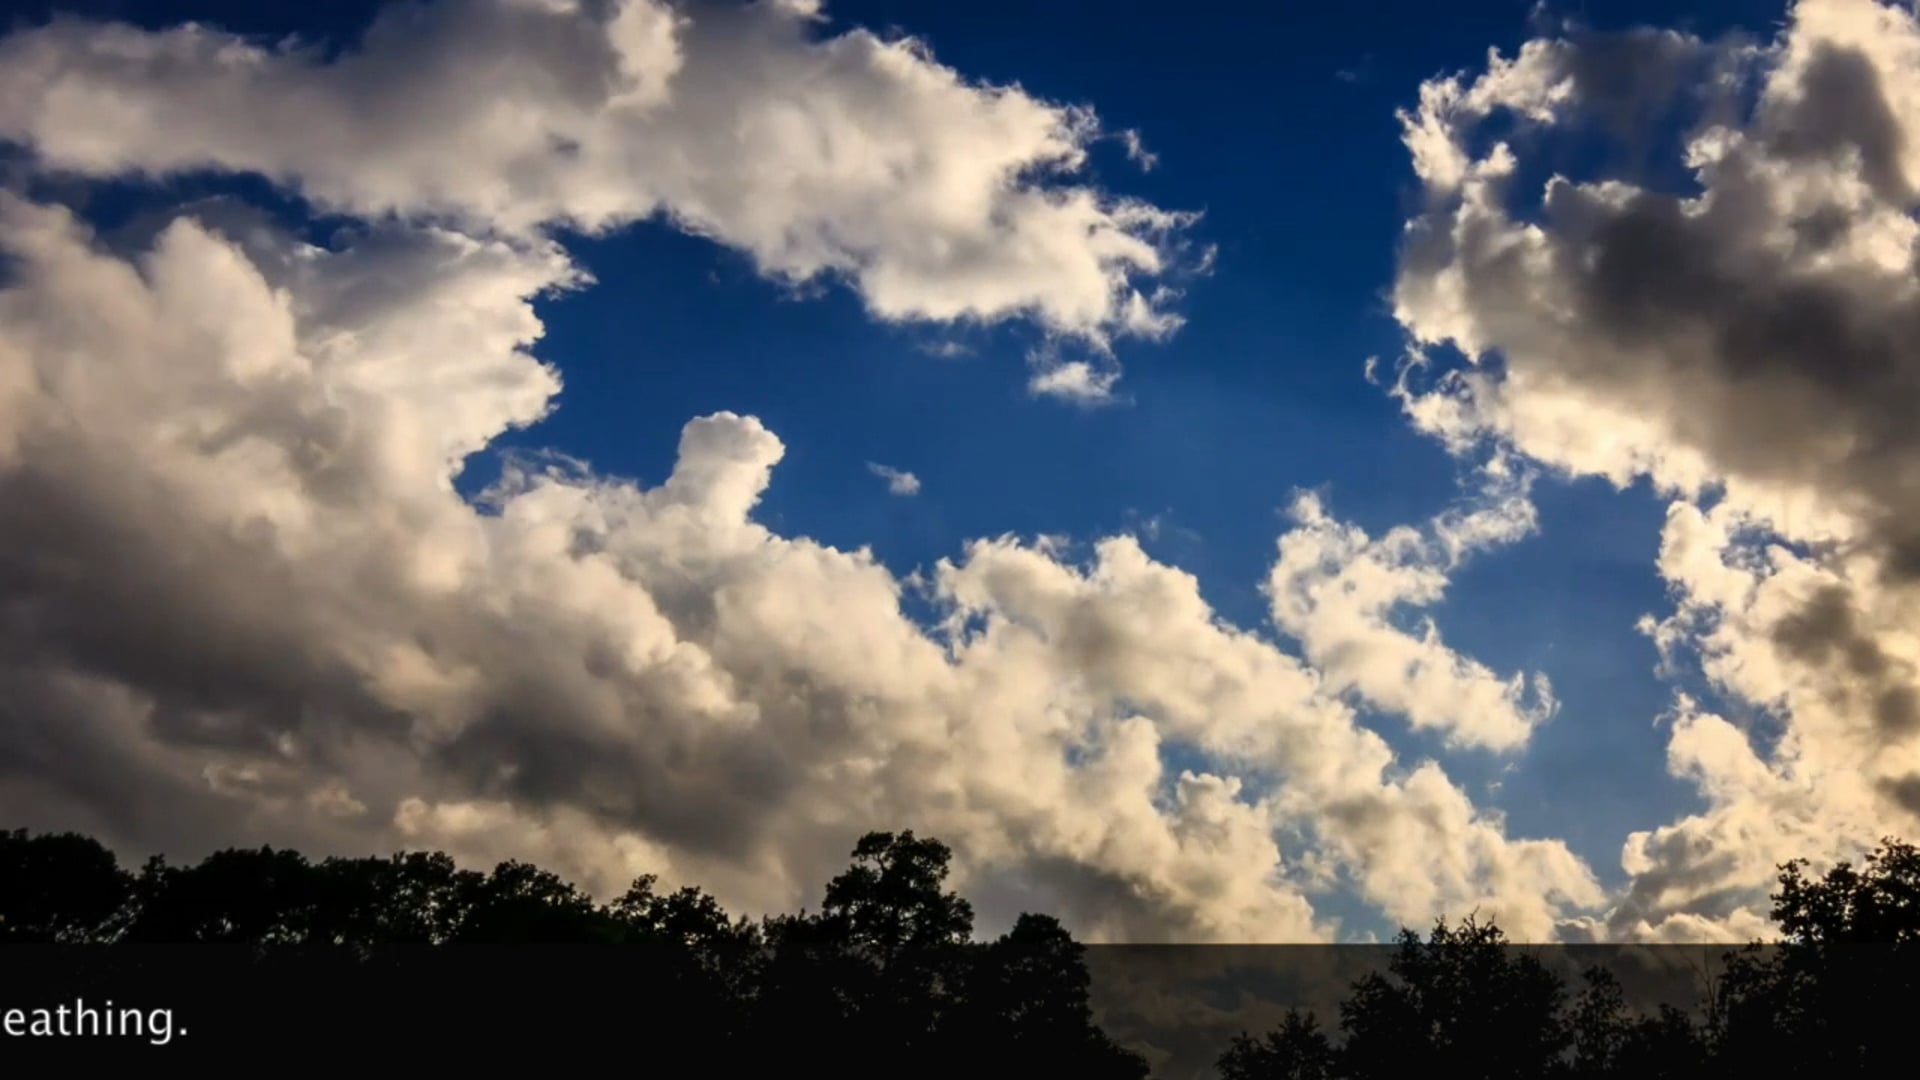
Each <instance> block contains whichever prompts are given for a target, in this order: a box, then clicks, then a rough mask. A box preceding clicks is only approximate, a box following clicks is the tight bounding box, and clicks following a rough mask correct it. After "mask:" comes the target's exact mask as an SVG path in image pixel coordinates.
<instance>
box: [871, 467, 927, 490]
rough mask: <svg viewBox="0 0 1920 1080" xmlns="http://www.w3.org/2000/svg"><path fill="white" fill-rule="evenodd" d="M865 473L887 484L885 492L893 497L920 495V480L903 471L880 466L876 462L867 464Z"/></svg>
mask: <svg viewBox="0 0 1920 1080" xmlns="http://www.w3.org/2000/svg"><path fill="white" fill-rule="evenodd" d="M867 471H868V472H870V473H872V474H873V475H875V476H877V477H879V478H880V479H882V480H885V481H886V482H887V490H888V491H891V492H893V493H894V494H895V495H918V494H920V478H919V477H917V476H915V475H913V474H912V473H910V472H907V471H906V470H904V469H896V468H894V467H893V466H891V465H882V464H880V463H879V462H876V461H869V462H867Z"/></svg>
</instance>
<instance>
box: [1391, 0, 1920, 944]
mask: <svg viewBox="0 0 1920 1080" xmlns="http://www.w3.org/2000/svg"><path fill="white" fill-rule="evenodd" d="M1626 71H1631V72H1632V73H1633V78H1631V79H1624V80H1623V79H1619V78H1617V77H1616V76H1618V75H1619V74H1620V73H1622V72H1626ZM1916 72H1920V27H1916V24H1915V20H1914V16H1913V14H1912V13H1911V12H1910V11H1907V10H1905V9H1903V8H1899V7H1894V6H1890V5H1883V4H1878V3H1874V2H1871V0H1804V2H1801V3H1798V4H1796V5H1795V6H1793V8H1792V9H1791V12H1790V19H1789V21H1788V23H1787V25H1786V27H1785V29H1784V31H1783V33H1782V35H1781V37H1780V39H1779V40H1778V41H1776V42H1774V43H1772V44H1770V45H1767V46H1764V47H1754V46H1752V45H1750V44H1747V43H1745V42H1740V41H1728V42H1706V41H1701V40H1697V39H1694V38H1691V37H1687V36H1685V35H1681V34H1676V33H1670V32H1655V31H1635V32H1633V33H1629V34H1620V35H1603V34H1585V35H1574V36H1572V37H1570V38H1568V39H1565V40H1559V39H1556V40H1541V41H1535V42H1531V43H1529V44H1528V45H1527V46H1526V47H1525V48H1523V49H1522V50H1521V51H1520V53H1519V54H1518V56H1517V58H1515V59H1512V60H1506V59H1502V58H1499V57H1498V56H1497V55H1496V56H1495V58H1494V60H1493V62H1492V64H1491V65H1490V67H1489V70H1488V71H1487V73H1485V74H1483V75H1482V76H1480V77H1479V78H1477V79H1475V80H1473V81H1472V82H1471V83H1466V82H1462V81H1461V80H1460V79H1458V78H1450V79H1444V80H1437V81H1435V82H1432V83H1429V84H1428V85H1427V86H1426V87H1425V88H1424V89H1423V93H1422V97H1421V105H1420V107H1419V109H1417V110H1415V111H1412V112H1409V113H1407V114H1404V115H1403V117H1402V119H1403V122H1404V125H1405V139H1406V144H1407V147H1408V149H1409V152H1410V153H1411V155H1412V157H1413V159H1414V163H1415V168H1416V171H1417V172H1418V173H1419V175H1420V176H1421V177H1422V178H1423V180H1424V181H1425V184H1426V188H1427V193H1428V196H1429V198H1428V204H1427V207H1426V209H1425V210H1424V211H1423V213H1422V215H1421V216H1420V217H1419V218H1417V219H1416V220H1415V221H1413V222H1412V223H1410V225H1409V230H1408V234H1407V240H1406V247H1405V251H1404V254H1403V258H1402V264H1401V269H1400V274H1399V277H1398V280H1397V282H1396V289H1395V302H1396V312H1397V315H1398V317H1399V318H1400V320H1401V321H1402V323H1403V324H1405V326H1406V327H1407V328H1408V330H1409V331H1410V332H1411V334H1412V335H1413V337H1414V339H1415V344H1416V346H1417V348H1416V351H1415V352H1414V353H1413V354H1411V355H1410V357H1409V361H1410V362H1409V363H1408V364H1406V365H1403V368H1402V370H1401V377H1400V380H1399V381H1398V383H1397V384H1396V386H1395V389H1394V392H1395V393H1396V394H1397V395H1398V396H1399V397H1400V398H1401V400H1402V401H1403V403H1404V404H1405V406H1406V409H1407V412H1408V415H1409V416H1410V418H1411V419H1412V420H1413V422H1414V423H1415V424H1416V425H1417V426H1419V427H1420V428H1422V429H1424V430H1427V431H1429V432H1431V433H1433V434H1434V435H1436V436H1438V437H1440V438H1441V439H1443V440H1444V441H1445V442H1446V443H1447V444H1448V445H1449V446H1451V447H1453V448H1454V449H1456V450H1462V451H1464V450H1466V449H1467V448H1469V447H1473V446H1477V445H1480V444H1481V443H1483V442H1484V441H1489V440H1491V441H1493V442H1495V443H1499V444H1504V445H1507V446H1510V447H1511V448H1513V449H1515V450H1517V451H1518V452H1520V453H1522V454H1524V455H1526V456H1529V457H1531V458H1534V459H1536V460H1538V461H1540V462H1544V463H1545V464H1547V465H1548V466H1550V467H1553V468H1555V469H1557V470H1561V471H1564V472H1566V473H1570V474H1574V475H1592V476H1600V477H1605V478H1607V479H1609V480H1611V481H1613V482H1614V483H1616V484H1620V485H1625V484H1626V483H1628V482H1630V481H1632V480H1633V479H1635V478H1637V477H1647V478H1650V479H1651V480H1652V481H1653V482H1654V483H1655V484H1656V485H1657V486H1658V487H1659V488H1660V489H1662V490H1664V491H1665V492H1666V493H1667V494H1668V495H1669V496H1670V497H1672V498H1673V499H1674V504H1673V507H1672V510H1671V513H1670V515H1669V519H1668V524H1667V530H1666V534H1665V537H1664V540H1663V546H1662V554H1661V559H1660V572H1661V574H1662V575H1663V576H1664V577H1665V578H1666V579H1667V580H1668V582H1669V583H1670V585H1671V586H1672V589H1673V590H1674V595H1675V597H1676V599H1677V602H1678V608H1677V610H1676V611H1675V612H1673V613H1672V614H1671V615H1670V616H1669V617H1666V618H1661V619H1655V618H1651V617H1650V618H1649V619H1648V620H1647V621H1646V623H1645V627H1646V629H1647V630H1648V631H1649V632H1650V633H1652V634H1653V635H1654V638H1655V640H1656V642H1657V643H1658V644H1659V645H1660V646H1661V649H1662V652H1663V654H1665V657H1666V660H1665V664H1666V665H1667V666H1668V667H1670V668H1671V667H1676V666H1678V665H1680V664H1697V665H1698V666H1699V667H1700V669H1701V671H1702V672H1703V673H1704V674H1705V675H1706V676H1707V678H1708V680H1709V681H1710V683H1711V684H1712V685H1713V687H1714V688H1715V689H1716V691H1717V692H1718V693H1719V694H1720V695H1721V696H1723V697H1724V699H1725V701H1724V703H1723V706H1721V707H1710V706H1709V705H1706V704H1703V703H1701V702H1698V701H1695V700H1694V699H1692V698H1687V697H1684V696H1683V697H1681V698H1679V699H1678V701H1677V704H1676V706H1675V710H1674V712H1673V715H1672V717H1670V718H1669V719H1670V723H1671V734H1670V744H1669V765H1670V768H1671V770H1672V771H1673V772H1674V774H1675V775H1676V776H1679V777H1682V778H1684V779H1686V780H1687V781H1689V782H1690V783H1692V784H1694V785H1695V786H1697V787H1698V789H1699V790H1700V792H1701V794H1702V796H1703V797H1704V798H1705V800H1706V802H1707V809H1705V810H1704V811H1703V812H1701V813H1699V814H1696V815H1690V816H1688V817H1686V818H1684V819H1682V820H1680V821H1677V822H1674V823H1672V824H1670V825H1668V826H1665V827H1663V828H1660V829H1656V830H1652V831H1649V832H1645V833H1636V834H1634V835H1633V836H1632V837H1630V838H1629V840H1628V842H1627V844H1626V845H1625V848H1624V853H1623V858H1622V862H1623V866H1624V868H1625V869H1626V870H1627V871H1628V872H1629V873H1630V874H1631V875H1632V877H1633V881H1632V884H1631V887H1630V889H1629V891H1628V894H1627V896H1626V897H1625V898H1624V900H1623V902H1622V903H1621V905H1620V906H1619V907H1618V908H1617V909H1616V910H1615V911H1614V912H1613V913H1612V915H1611V917H1610V920H1609V925H1610V932H1612V933H1615V934H1618V935H1622V936H1644V937H1651V938H1675V939H1677V938H1698V937H1700V936H1702V935H1718V936H1722V937H1724V936H1728V935H1732V936H1743V935H1747V934H1749V933H1751V932H1754V931H1755V928H1756V927H1758V926H1760V925H1761V924H1762V923H1763V922H1764V914H1765V911H1766V908H1767V900H1766V893H1767V889H1768V887H1769V886H1770V885H1771V884H1772V876H1773V872H1774V867H1775V865H1776V864H1777V863H1778V862H1780V861H1782V860H1784V859H1785V858H1788V857H1794V856H1801V855H1805V856H1810V857H1812V858H1814V859H1815V860H1816V862H1818V861H1825V860H1831V859H1835V858H1840V857H1845V856H1848V855H1851V854H1855V853H1857V852H1858V851H1859V850H1861V849H1862V848H1864V847H1867V846H1870V845H1872V844H1873V843H1874V842H1875V841H1877V840H1878V839H1879V837H1880V836H1881V835H1882V834H1883V833H1886V832H1902V831H1910V830H1911V828H1912V827H1913V825H1914V824H1915V816H1914V815H1915V813H1916V811H1920V782H1916V781H1915V780H1914V779H1913V778H1914V777H1916V776H1920V760H1916V758H1915V754H1916V748H1915V744H1914V739H1913V736H1914V734H1915V729H1916V728H1917V727H1920V711H1917V710H1916V706H1915V700H1916V691H1920V682H1916V672H1917V671H1920V643H1917V642H1916V641H1915V639H1914V636H1913V634H1912V632H1911V630H1910V627H1912V626H1913V625H1914V622H1913V619H1914V615H1915V614H1916V599H1915V592H1916V576H1917V575H1916V570H1917V569H1920V557H1916V555H1915V552H1916V551H1920V488H1916V487H1915V486H1914V485H1913V484H1912V483H1911V482H1910V480H1911V477H1913V476H1914V475H1917V474H1920V473H1917V472H1916V470H1920V438H1916V431H1920V429H1916V428H1915V426H1914V425H1913V424H1912V418H1911V413H1912V402H1913V400H1914V389H1915V387H1916V386H1920V351H1916V349H1915V346H1914V338H1913V335H1912V334H1911V333H1910V332H1908V330H1906V329H1905V328H1906V327H1908V326H1910V325H1911V324H1912V323H1913V320H1914V317H1915V314H1916V312H1920V287H1917V286H1916V285H1915V282H1914V279H1913V273H1912V267H1913V260H1914V252H1915V246H1914V245H1915V239H1916V236H1917V235H1920V226H1916V225H1915V223H1914V221H1913V218H1912V211H1913V210H1914V209H1915V204H1916V192H1917V191H1920V149H1916V147H1920V75H1916ZM1749 90H1757V93H1752V92H1749ZM1682 100H1688V101H1691V102H1692V103H1693V104H1694V105H1695V106H1696V107H1697V108H1698V109H1699V112H1698V114H1697V123H1696V125H1695V126H1694V127H1693V128H1692V129H1691V130H1689V131H1688V132H1687V134H1686V139H1685V145H1684V147H1683V148H1682V149H1681V150H1680V151H1679V152H1680V153H1683V154H1684V156H1685V164H1686V165H1687V166H1688V167H1689V168H1690V169H1692V170H1693V172H1694V176H1695V179H1696V180H1697V183H1698V187H1697V189H1693V190H1686V189H1682V190H1668V189H1663V188H1661V187H1658V186H1655V185H1653V184H1651V183H1650V182H1648V181H1646V180H1645V179H1644V178H1643V177H1641V176H1639V175H1637V174H1633V173H1626V174H1615V175H1607V176H1602V177H1599V178H1572V177H1565V176H1554V177H1552V178H1551V179H1549V180H1548V181H1547V183H1546V185H1545V188H1544V191H1543V192H1540V193H1538V199H1537V202H1536V201H1535V200H1534V198H1533V196H1534V195H1535V193H1533V192H1527V191H1522V190H1518V189H1517V187H1516V182H1515V177H1516V176H1518V175H1520V174H1521V172H1522V169H1523V166H1525V165H1527V164H1531V163H1532V161H1533V158H1534V156H1535V155H1541V156H1544V155H1546V154H1548V153H1551V152H1552V149H1551V148H1552V147H1553V146H1555V145H1558V143H1557V140H1561V139H1564V138H1588V137H1590V136H1592V135H1594V134H1596V133H1597V134H1600V135H1616V136H1618V135H1625V136H1629V137H1636V138H1640V139H1642V140H1644V139H1646V138H1647V134H1646V133H1647V132H1648V131H1652V130H1654V127H1653V125H1651V124H1650V123H1646V122H1644V121H1645V118H1647V117H1649V116H1651V115H1655V114H1658V113H1660V112H1661V110H1663V109H1665V108H1666V107H1668V106H1669V105H1671V104H1673V103H1674V102H1676V101H1682ZM1502 112H1504V113H1506V114H1508V115H1517V116H1519V117H1520V118H1521V119H1522V120H1523V121H1524V123H1523V124H1522V125H1521V127H1520V128H1519V129H1518V131H1517V132H1516V133H1515V134H1514V135H1513V136H1512V137H1511V138H1510V139H1508V140H1507V141H1505V142H1499V143H1496V144H1494V145H1493V146H1492V147H1491V148H1490V149H1487V150H1486V151H1485V152H1484V153H1482V154H1480V156H1478V157H1474V156H1473V155H1472V154H1471V153H1470V152H1469V150H1468V148H1469V147H1471V146H1474V145H1476V143H1475V139H1476V137H1478V136H1480V135H1482V134H1483V131H1482V129H1481V127H1480V125H1481V123H1482V121H1484V120H1486V119H1487V118H1489V117H1491V116H1493V115H1495V114H1498V113H1502ZM1636 133H1637V134H1636ZM1638 149H1640V150H1645V149H1646V144H1645V143H1644V142H1643V143H1641V144H1640V145H1639V146H1638ZM1443 345H1451V346H1455V347H1457V348H1458V349H1459V350H1460V351H1461V352H1463V353H1464V354H1466V356H1467V358H1468V361H1469V362H1468V363H1467V364H1466V365H1465V366H1464V367H1456V368H1452V369H1449V370H1445V371H1437V370H1436V367H1435V364H1434V363H1433V361H1432V360H1431V359H1430V357H1431V356H1432V355H1433V353H1434V351H1435V350H1437V348H1438V347H1439V346H1443ZM1493 353H1497V354H1498V355H1499V356H1500V358H1501V361H1502V363H1501V364H1500V365H1499V367H1498V368H1497V369H1496V368H1495V367H1493V366H1492V365H1483V364H1482V363H1481V362H1480V361H1481V358H1482V357H1483V356H1485V355H1489V354H1493ZM1748 718H1751V720H1749V719H1748ZM1770 729H1777V730H1770Z"/></svg>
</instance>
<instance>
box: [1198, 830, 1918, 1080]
mask: <svg viewBox="0 0 1920 1080" xmlns="http://www.w3.org/2000/svg"><path fill="white" fill-rule="evenodd" d="M1778 880H1779V886H1780V887H1779V891H1777V892H1776V893H1774V894H1773V897H1772V899H1773V912H1772V914H1773V918H1774V920H1775V921H1776V922H1777V923H1778V924H1779V925H1780V927H1781V930H1782V931H1783V937H1782V938H1781V939H1780V940H1778V941H1774V942H1767V943H1761V942H1755V943H1753V944H1751V945H1750V946H1748V947H1745V948H1735V949H1729V950H1727V951H1726V952H1725V953H1724V954H1723V956H1722V961H1723V962H1722V963H1720V964H1718V965H1715V966H1714V967H1713V968H1711V969H1708V970H1703V971H1701V972H1700V973H1699V975H1700V978H1699V979H1698V983H1697V989H1698V991H1699V993H1698V996H1697V997H1696V998H1695V999H1694V1000H1692V1001H1675V1002H1662V1003H1657V1004H1655V1005H1654V1006H1653V1007H1651V1008H1641V1009H1630V1008H1628V1007H1627V1003H1626V1001H1625V997H1624V995H1623V994H1622V991H1621V985H1620V982H1619V979H1618V977H1617V976H1616V974H1615V973H1614V972H1613V971H1611V970H1608V969H1607V968H1605V967H1594V968H1591V969H1589V970H1588V971H1587V972H1585V974H1584V977H1583V978H1582V979H1581V980H1579V983H1578V985H1575V986H1569V985H1567V984H1566V982H1565V981H1564V980H1562V979H1561V977H1560V976H1559V975H1558V974H1556V973H1554V972H1552V971H1550V970H1549V969H1548V967H1547V966H1546V965H1544V964H1543V963H1541V961H1540V960H1539V958H1538V957H1537V956H1535V955H1533V954H1531V953H1529V952H1528V951H1527V950H1525V949H1518V948H1515V947H1513V946H1511V945H1509V944H1507V943H1506V942H1505V938H1504V935H1503V934H1502V933H1501V931H1500V930H1499V928H1498V927H1497V926H1494V925H1492V924H1480V923H1476V922H1475V921H1474V920H1473V919H1472V918H1469V919H1467V920H1466V921H1465V922H1464V923H1462V924H1460V925H1457V926H1448V925H1447V924H1446V923H1445V922H1444V921H1442V922H1441V923H1439V924H1438V925H1437V926H1436V927H1435V928H1434V930H1433V931H1432V933H1430V934H1429V935H1428V936H1427V937H1426V939H1425V940H1422V939H1421V937H1420V935H1418V934H1415V933H1413V932H1412V931H1402V933H1401V935H1400V937H1399V940H1398V945H1397V949H1396V951H1395V953H1394V956H1393V959H1392V961H1391V962H1390V963H1389V964H1388V971H1387V972H1386V973H1383V974H1370V975H1368V976H1366V977H1364V978H1362V979H1360V980H1359V981H1358V982H1356V983H1355V984H1354V985H1353V986H1352V988H1351V990H1350V992H1349V994H1348V996H1347V998H1346V999H1345V1000H1344V1001H1342V1002H1341V1003H1340V1006H1339V1017H1338V1019H1337V1030H1329V1029H1328V1028H1327V1027H1326V1026H1324V1025H1323V1023H1322V1021H1321V1018H1320V1017H1318V1016H1315V1015H1314V1014H1313V1013H1311V1012H1305V1013H1303V1012H1300V1011H1299V1010H1290V1011H1289V1012H1288V1013H1287V1015H1286V1018H1285V1019H1284V1020H1283V1021H1282V1023H1281V1024H1279V1025H1278V1026H1277V1027H1275V1028H1274V1029H1273V1030H1271V1031H1269V1032H1266V1033H1265V1034H1263V1035H1261V1036H1258V1037H1256V1036H1254V1035H1251V1034H1247V1033H1242V1034H1241V1035H1240V1036H1239V1037H1238V1038H1236V1039H1235V1040H1234V1042H1233V1044H1232V1045H1231V1046H1230V1047H1229V1048H1228V1049H1227V1051H1226V1052H1225V1053H1224V1054H1222V1055H1221V1057H1220V1059H1219V1062H1218V1069H1219V1071H1220V1074H1221V1076H1222V1077H1223V1078H1224V1080H1282V1078H1285V1080H1384V1078H1388V1077H1392V1078H1396V1080H1398V1078H1403V1077H1410V1076H1416V1075H1439V1076H1445V1075H1454V1076H1471V1077H1482V1078H1487V1080H1494V1078H1503V1080H1504V1078H1511V1080H1538V1078H1566V1080H1598V1078H1603V1077H1605V1078H1614V1077H1618V1078H1621V1080H1627V1078H1649V1080H1657V1078H1663V1077H1673V1078H1676V1080H1677V1078H1681V1077H1686V1078H1689V1080H1699V1078H1717V1077H1727V1078H1733V1077H1741V1078H1751V1077H1756V1076H1768V1077H1772V1076H1794V1077H1808V1078H1823V1077H1857V1076H1875V1077H1879V1076H1887V1077H1891V1076H1900V1075H1908V1074H1910V1073H1911V1072H1912V1070H1913V1068H1914V1062H1915V1055H1914V1050H1913V1044H1912V1042H1911V1041H1910V1040H1909V1038H1908V1033H1907V1032H1906V1031H1905V1030H1904V1025H1905V1024H1906V1023H1911V1022H1913V1019H1914V1017H1915V1016H1916V1015H1917V1014H1916V1011H1915V1010H1916V1006H1920V993H1916V991H1920V978H1917V976H1920V967H1917V966H1916V963H1915V947H1916V946H1915V942H1916V941H1917V940H1920V851H1917V850H1916V849H1915V848H1914V847H1913V846H1911V845H1909V844H1906V843H1904V842H1901V841H1897V840H1892V839H1889V840H1886V841H1884V842H1883V843H1882V845H1881V846H1880V848H1878V849H1877V850H1876V851H1874V852H1873V853H1872V854H1870V855H1869V856H1868V857H1867V859H1866V862H1865V865H1864V866H1862V867H1855V866H1852V865H1850V864H1846V863H1842V864H1840V865H1839V866H1836V867H1835V868H1833V869H1831V870H1829V871H1828V872H1827V873H1826V874H1825V875H1824V876H1822V877H1818V878H1814V877H1810V876H1808V873H1807V864H1806V863H1805V862H1804V861H1798V860H1797V861H1795V862H1791V863H1788V864H1787V865H1785V866H1783V867H1782V868H1781V871H1780V875H1779V879H1778Z"/></svg>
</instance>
